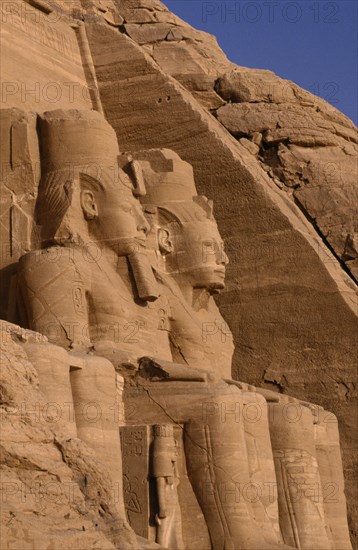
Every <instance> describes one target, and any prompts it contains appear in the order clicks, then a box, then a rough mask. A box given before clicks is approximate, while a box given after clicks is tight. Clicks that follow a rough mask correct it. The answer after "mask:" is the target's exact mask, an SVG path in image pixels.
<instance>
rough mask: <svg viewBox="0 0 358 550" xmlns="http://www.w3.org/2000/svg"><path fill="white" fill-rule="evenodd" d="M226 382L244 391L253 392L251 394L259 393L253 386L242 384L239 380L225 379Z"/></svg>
mask: <svg viewBox="0 0 358 550" xmlns="http://www.w3.org/2000/svg"><path fill="white" fill-rule="evenodd" d="M224 382H226V383H227V384H230V385H232V386H237V387H238V388H240V390H242V391H251V392H256V391H257V388H256V387H255V386H252V385H251V384H246V382H240V381H239V380H232V379H231V378H229V379H225V380H224Z"/></svg>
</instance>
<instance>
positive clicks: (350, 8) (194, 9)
mask: <svg viewBox="0 0 358 550" xmlns="http://www.w3.org/2000/svg"><path fill="white" fill-rule="evenodd" d="M164 3H165V4H166V5H167V6H168V8H169V9H170V10H171V11H173V12H174V13H176V14H177V15H178V16H179V17H181V18H182V19H184V20H185V21H187V22H188V23H190V24H191V25H192V26H193V27H196V28H198V29H201V30H204V31H207V32H210V33H211V34H214V35H215V36H216V38H217V40H218V43H219V45H220V46H221V48H222V49H223V50H224V52H225V53H226V55H227V56H228V58H229V59H230V60H231V61H233V62H234V63H237V64H238V65H242V66H245V67H254V68H259V69H270V70H272V71H274V72H275V73H276V74H277V75H279V76H281V77H282V78H287V79H289V80H293V81H294V82H296V83H297V84H299V85H300V86H302V87H303V88H305V89H306V90H309V91H311V92H312V93H314V94H316V95H319V96H321V97H323V99H325V100H327V101H329V102H330V103H332V105H334V106H335V107H337V108H338V109H340V110H341V111H343V113H345V114H346V115H348V116H349V117H350V118H351V119H352V120H353V121H354V122H355V123H356V124H357V120H358V113H357V103H358V99H357V89H358V81H357V48H358V44H357V33H358V30H357V27H358V24H357V20H358V2H357V1H356V0H336V1H332V2H331V1H328V0H327V1H326V0H296V1H286V0H253V1H249V0H247V1H246V0H245V1H244V0H237V1H229V0H228V1H226V0H221V1H216V0H164Z"/></svg>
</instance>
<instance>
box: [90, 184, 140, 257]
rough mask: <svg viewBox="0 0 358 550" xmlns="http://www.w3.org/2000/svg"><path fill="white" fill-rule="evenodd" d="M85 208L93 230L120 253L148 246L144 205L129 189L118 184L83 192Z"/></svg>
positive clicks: (104, 242) (121, 254) (97, 237)
mask: <svg viewBox="0 0 358 550" xmlns="http://www.w3.org/2000/svg"><path fill="white" fill-rule="evenodd" d="M82 208H83V210H84V214H85V217H86V218H87V220H88V221H89V224H90V225H91V223H92V222H91V220H93V224H92V225H93V228H92V233H93V234H94V236H95V237H96V239H97V240H98V241H100V242H101V244H104V245H106V246H108V247H110V248H112V249H113V250H114V251H115V252H116V253H117V254H118V255H119V256H123V255H127V254H132V253H133V252H135V251H136V250H137V249H138V247H139V248H143V247H144V246H145V241H146V235H147V233H148V231H149V225H148V222H147V221H146V219H145V217H144V214H143V211H142V208H141V205H140V203H139V201H138V200H137V199H135V198H134V196H133V194H132V192H131V190H130V189H126V188H121V189H117V188H115V187H113V188H109V189H107V190H106V191H105V192H103V191H102V192H101V191H100V192H97V193H93V192H92V191H90V190H85V191H83V192H82Z"/></svg>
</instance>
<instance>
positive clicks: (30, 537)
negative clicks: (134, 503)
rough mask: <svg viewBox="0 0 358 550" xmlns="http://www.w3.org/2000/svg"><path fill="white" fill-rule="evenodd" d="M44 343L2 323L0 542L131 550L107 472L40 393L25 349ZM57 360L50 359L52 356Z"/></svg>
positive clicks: (131, 541) (62, 412)
mask: <svg viewBox="0 0 358 550" xmlns="http://www.w3.org/2000/svg"><path fill="white" fill-rule="evenodd" d="M27 343H31V344H32V345H34V344H36V346H38V347H39V348H40V352H41V346H42V347H44V348H45V347H46V345H47V344H46V338H45V337H43V336H41V335H40V334H37V333H34V332H31V331H25V330H23V329H21V328H20V327H18V326H16V325H12V324H10V323H5V322H1V356H2V364H1V383H0V384H1V385H0V390H1V409H0V411H1V451H2V454H1V469H2V474H1V475H2V478H1V481H2V503H1V516H2V517H1V530H2V533H1V540H2V544H3V545H4V548H12V547H16V548H18V547H19V546H18V545H19V544H21V545H22V546H21V547H22V548H31V545H33V546H35V547H36V548H39V549H42V548H43V549H45V548H46V549H47V548H51V549H53V550H57V549H60V548H64V547H66V548H70V549H76V550H77V549H78V548H84V547H86V548H91V549H92V548H93V549H94V548H97V549H100V548H101V549H102V548H103V549H106V550H111V549H114V548H133V550H134V549H136V548H137V547H138V546H137V544H138V543H137V541H136V540H135V538H134V537H133V533H132V532H131V531H130V530H129V529H128V528H127V527H126V526H125V525H124V523H123V519H122V518H121V517H120V516H119V515H118V512H117V509H116V507H115V505H114V502H115V495H113V494H112V493H113V486H112V484H111V482H110V481H109V478H108V474H107V472H106V470H105V469H104V468H103V466H102V465H101V464H100V462H99V461H98V459H97V458H96V457H95V454H94V452H93V450H91V449H90V448H89V447H88V446H87V445H86V444H85V443H83V442H82V441H81V440H79V439H77V438H73V437H71V434H70V433H69V432H68V429H67V428H68V422H67V415H71V414H73V410H72V411H71V410H70V409H69V408H68V409H66V410H64V408H61V407H60V406H59V405H58V404H57V403H49V402H48V401H46V399H45V398H44V395H43V394H42V393H41V391H40V390H39V381H38V375H37V371H36V365H33V364H32V363H31V362H30V361H29V360H28V357H27V353H26V345H27ZM54 360H55V358H54Z"/></svg>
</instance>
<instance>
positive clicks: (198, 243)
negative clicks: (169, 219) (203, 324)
mask: <svg viewBox="0 0 358 550" xmlns="http://www.w3.org/2000/svg"><path fill="white" fill-rule="evenodd" d="M159 240H160V243H159V244H160V247H161V248H162V249H163V248H164V247H165V246H166V252H167V253H168V254H167V256H166V266H167V271H168V272H171V273H172V274H173V275H175V274H180V275H184V276H186V277H187V279H188V282H189V283H190V284H191V286H193V288H207V289H211V290H215V289H217V290H220V289H223V288H224V286H225V270H226V265H227V264H228V261H229V260H228V257H227V256H226V254H225V252H224V243H223V241H222V239H221V237H220V234H219V231H218V228H217V225H216V223H215V221H214V220H209V219H207V220H205V221H204V220H203V221H190V222H185V223H184V224H183V226H182V227H180V228H179V226H178V224H169V225H168V226H167V227H166V229H164V228H163V230H160V235H159Z"/></svg>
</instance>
